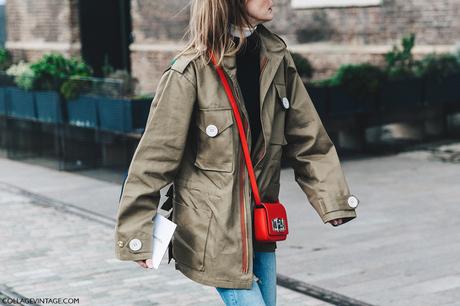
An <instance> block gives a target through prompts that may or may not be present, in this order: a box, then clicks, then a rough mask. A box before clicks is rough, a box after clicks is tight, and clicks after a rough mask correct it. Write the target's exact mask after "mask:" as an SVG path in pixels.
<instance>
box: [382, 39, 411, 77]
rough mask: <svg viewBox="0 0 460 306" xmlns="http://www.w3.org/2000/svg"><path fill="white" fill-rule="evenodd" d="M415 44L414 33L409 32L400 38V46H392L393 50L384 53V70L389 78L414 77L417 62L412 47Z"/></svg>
mask: <svg viewBox="0 0 460 306" xmlns="http://www.w3.org/2000/svg"><path fill="white" fill-rule="evenodd" d="M414 45H415V34H413V33H411V34H409V35H406V36H404V37H403V38H402V39H401V46H393V50H392V51H389V52H387V53H386V54H385V61H386V68H385V72H386V74H387V77H388V78H389V79H404V78H410V77H414V76H415V74H416V72H415V67H416V65H417V62H416V61H415V60H414V57H413V54H412V49H413V47H414Z"/></svg>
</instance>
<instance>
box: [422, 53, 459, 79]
mask: <svg viewBox="0 0 460 306" xmlns="http://www.w3.org/2000/svg"><path fill="white" fill-rule="evenodd" d="M416 71H417V75H418V76H420V77H428V78H432V79H435V80H437V81H442V80H443V79H445V78H447V77H449V76H451V75H453V74H458V73H460V62H459V61H458V60H457V58H456V56H455V55H454V54H428V55H426V56H425V57H424V58H423V59H422V60H420V62H419V63H418V65H417V69H416Z"/></svg>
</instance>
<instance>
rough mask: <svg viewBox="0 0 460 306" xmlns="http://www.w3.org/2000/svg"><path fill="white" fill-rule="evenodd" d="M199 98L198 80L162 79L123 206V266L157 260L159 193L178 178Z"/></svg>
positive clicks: (119, 245)
mask: <svg viewBox="0 0 460 306" xmlns="http://www.w3.org/2000/svg"><path fill="white" fill-rule="evenodd" d="M195 98H196V86H195V82H194V79H193V78H191V77H189V76H186V75H185V74H184V73H181V72H178V71H176V70H173V69H168V70H166V71H165V72H164V73H163V75H162V77H161V79H160V81H159V84H158V87H157V91H156V93H155V97H154V99H153V101H152V104H151V108H150V112H149V116H148V119H147V123H146V126H145V131H144V133H143V135H142V137H141V139H140V141H139V144H138V146H137V148H136V150H135V152H134V155H133V158H132V160H131V164H130V166H129V169H128V175H127V178H126V180H125V183H124V185H123V192H122V195H121V199H120V202H119V206H118V213H117V220H116V221H117V224H116V229H115V241H116V246H115V249H116V252H115V253H116V257H117V258H118V259H120V260H143V259H148V258H151V256H152V239H153V237H152V235H153V232H152V231H153V221H152V219H153V218H154V216H155V215H156V212H157V209H158V205H159V201H160V189H162V188H163V187H165V186H166V185H168V184H169V183H171V182H172V181H173V180H174V176H175V174H176V173H177V170H178V167H179V164H180V162H181V160H182V156H183V153H184V147H185V144H186V140H187V134H188V130H189V125H190V121H191V117H192V111H193V105H194V102H195Z"/></svg>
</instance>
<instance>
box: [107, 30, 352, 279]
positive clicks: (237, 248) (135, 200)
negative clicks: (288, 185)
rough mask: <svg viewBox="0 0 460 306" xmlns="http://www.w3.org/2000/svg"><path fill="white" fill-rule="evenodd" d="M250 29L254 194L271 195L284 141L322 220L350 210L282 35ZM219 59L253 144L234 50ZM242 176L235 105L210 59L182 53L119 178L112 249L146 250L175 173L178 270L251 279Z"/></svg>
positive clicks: (124, 256) (124, 253)
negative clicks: (254, 65) (255, 59)
mask: <svg viewBox="0 0 460 306" xmlns="http://www.w3.org/2000/svg"><path fill="white" fill-rule="evenodd" d="M256 31H257V32H258V33H259V35H260V37H261V39H262V46H261V53H260V54H261V56H260V59H261V60H260V61H261V63H260V65H261V66H260V67H261V76H260V104H261V105H260V108H261V123H262V134H261V137H260V138H259V139H258V141H257V143H256V146H255V148H254V151H253V152H251V157H252V161H253V165H254V170H255V175H256V178H257V184H258V187H259V190H260V196H261V198H262V201H274V200H276V199H277V198H278V194H279V189H280V182H279V180H280V163H281V153H282V151H283V150H284V151H285V156H286V158H287V159H288V160H289V161H290V164H291V165H292V167H293V169H294V173H295V180H296V181H297V183H298V184H299V185H300V187H301V188H302V190H303V191H304V192H305V194H306V196H307V197H308V200H309V202H310V203H311V205H312V206H313V208H314V209H315V210H316V212H317V213H318V215H319V217H320V218H321V219H322V221H323V222H324V223H326V222H328V221H330V220H332V219H336V218H344V221H345V222H347V221H349V220H351V219H353V218H355V217H356V212H355V208H354V207H352V206H349V205H348V204H347V203H348V202H347V199H348V198H349V196H350V191H349V187H348V185H347V182H346V180H345V177H344V174H343V171H342V168H341V165H340V162H339V158H338V156H337V153H336V149H335V147H334V145H333V143H332V142H331V140H330V138H329V136H328V135H327V133H326V131H325V129H324V127H323V125H322V123H321V120H320V118H319V117H318V114H317V112H316V110H315V108H314V106H313V104H312V101H311V99H310V97H309V95H308V93H307V91H306V89H305V87H304V84H303V83H302V80H301V78H300V77H299V75H298V73H297V71H296V67H295V65H294V61H293V59H292V57H291V54H290V53H289V51H288V50H287V48H286V44H285V42H284V41H283V40H282V39H281V38H280V37H279V36H277V35H276V34H274V33H272V32H271V31H269V30H268V29H267V28H266V27H265V26H263V25H262V24H260V25H259V26H258V27H257V29H256ZM223 68H224V71H225V73H226V75H227V77H229V81H230V84H231V86H232V89H233V91H234V94H235V97H236V99H237V102H238V104H239V107H240V112H241V116H242V119H243V122H244V123H245V124H244V125H245V129H246V135H247V138H248V145H249V148H251V141H252V140H251V132H250V129H249V127H248V124H247V123H248V114H247V111H246V109H245V106H244V105H245V104H244V101H243V97H242V94H241V91H240V89H239V86H238V84H237V80H236V63H235V56H226V57H225V59H224V63H223ZM248 178H249V177H248V173H247V168H246V166H245V163H244V155H243V154H242V149H241V144H240V141H239V136H238V129H237V126H236V123H235V120H234V117H233V112H232V109H231V106H230V103H229V101H228V98H227V96H226V94H225V91H224V88H223V86H222V84H221V83H220V79H219V77H218V75H217V73H216V70H215V68H214V67H213V65H212V64H211V63H210V64H208V65H204V64H202V63H201V61H200V60H199V59H198V58H192V57H190V56H187V55H183V56H181V57H179V58H177V59H176V61H175V62H174V63H172V64H171V65H170V66H169V67H168V69H166V71H165V72H164V73H163V75H162V77H161V80H160V82H159V85H158V88H157V91H156V95H155V98H154V100H153V102H152V106H151V110H150V113H149V117H148V120H147V124H146V128H145V131H144V134H143V136H142V138H141V140H140V142H139V145H138V147H137V149H136V151H135V153H134V156H133V159H132V161H131V165H130V167H129V170H128V176H127V179H126V180H125V183H124V186H123V193H122V196H121V200H120V203H119V208H118V215H117V225H116V231H115V243H116V246H115V248H116V256H117V258H119V259H121V260H141V259H147V258H150V257H151V255H152V227H153V221H152V219H153V217H154V216H155V214H156V213H157V210H158V205H159V201H160V189H162V188H163V187H165V186H167V185H168V184H170V183H172V182H173V183H174V187H175V188H174V189H175V193H174V198H173V221H174V222H175V223H176V224H177V228H176V231H175V233H174V237H173V243H172V254H173V258H174V260H175V266H176V269H178V270H180V271H181V272H182V273H183V274H184V275H186V276H187V277H189V278H191V279H192V280H194V281H196V282H199V283H202V284H205V285H210V286H214V287H226V288H250V287H251V285H252V280H253V273H252V271H253V253H254V252H253V237H252V235H251V233H252V230H253V229H252V222H251V221H252V205H251V202H252V201H251V197H252V191H251V188H250V183H249V179H248ZM280 201H281V202H282V203H283V201H282V199H280ZM284 204H285V205H286V206H289V203H284ZM291 230H295V229H291ZM288 239H289V238H288Z"/></svg>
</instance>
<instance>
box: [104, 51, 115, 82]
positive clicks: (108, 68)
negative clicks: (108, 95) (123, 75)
mask: <svg viewBox="0 0 460 306" xmlns="http://www.w3.org/2000/svg"><path fill="white" fill-rule="evenodd" d="M101 70H102V75H103V76H104V77H108V76H109V75H110V74H111V73H114V72H115V68H114V67H113V66H112V65H110V62H109V56H108V55H107V54H106V55H105V56H104V65H102V68H101Z"/></svg>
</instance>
